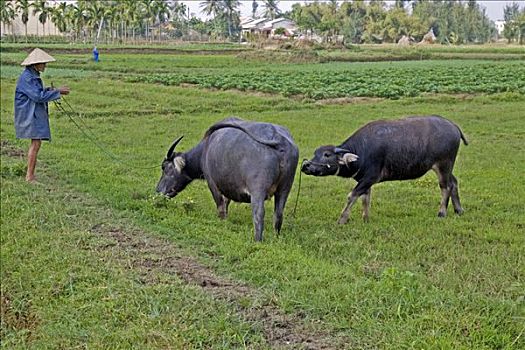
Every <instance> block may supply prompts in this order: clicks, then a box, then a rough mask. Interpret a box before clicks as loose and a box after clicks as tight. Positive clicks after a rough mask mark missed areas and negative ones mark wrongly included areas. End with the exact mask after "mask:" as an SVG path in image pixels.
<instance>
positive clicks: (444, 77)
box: [130, 62, 525, 100]
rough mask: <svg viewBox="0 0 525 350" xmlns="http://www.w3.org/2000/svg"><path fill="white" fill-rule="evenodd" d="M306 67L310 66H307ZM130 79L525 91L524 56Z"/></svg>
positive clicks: (300, 88)
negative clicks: (500, 59)
mask: <svg viewBox="0 0 525 350" xmlns="http://www.w3.org/2000/svg"><path fill="white" fill-rule="evenodd" d="M305 68H306V67H305ZM130 80H131V81H140V82H148V83H160V84H165V85H180V84H195V85H199V86H201V87H204V88H214V89H222V90H229V89H237V90H243V91H260V92H267V93H278V94H282V95H284V96H293V95H303V96H305V97H307V98H312V99H316V100H319V99H327V98H339V97H382V98H390V99H397V98H401V97H409V96H418V95H420V94H422V93H450V94H459V93H486V94H492V93H498V92H517V93H522V94H525V65H523V64H521V62H509V63H494V62H493V63H490V64H489V63H482V64H465V65H451V66H448V65H436V66H430V65H429V66H427V67H424V66H419V67H407V66H402V65H395V64H392V66H391V67H388V66H384V65H383V66H378V67H371V68H368V69H353V68H352V67H351V66H347V68H344V66H335V67H334V69H326V67H323V68H322V69H319V70H313V69H312V70H310V69H305V70H304V71H301V70H283V69H279V70H272V69H263V70H257V71H256V72H255V71H252V70H240V71H232V70H227V71H220V72H209V71H208V72H192V73H187V72H184V73H183V72H179V73H162V74H151V75H142V76H134V77H131V78H130Z"/></svg>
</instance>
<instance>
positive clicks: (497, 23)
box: [494, 20, 506, 36]
mask: <svg viewBox="0 0 525 350" xmlns="http://www.w3.org/2000/svg"><path fill="white" fill-rule="evenodd" d="M505 23H506V22H505V21H502V20H497V21H495V22H494V25H495V26H496V30H497V31H498V35H499V36H501V35H502V34H503V31H504V30H505Z"/></svg>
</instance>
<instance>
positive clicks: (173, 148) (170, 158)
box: [166, 135, 184, 160]
mask: <svg viewBox="0 0 525 350" xmlns="http://www.w3.org/2000/svg"><path fill="white" fill-rule="evenodd" d="M183 137H184V135H182V136H181V137H179V138H178V139H176V140H175V141H174V142H173V144H172V145H171V147H170V149H169V150H168V154H167V155H166V159H168V160H172V159H173V151H175V147H177V144H178V143H179V142H180V140H182V138H183Z"/></svg>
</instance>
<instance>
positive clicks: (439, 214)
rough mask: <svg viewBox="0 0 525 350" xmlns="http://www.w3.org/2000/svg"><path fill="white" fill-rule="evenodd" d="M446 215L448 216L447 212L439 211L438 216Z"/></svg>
mask: <svg viewBox="0 0 525 350" xmlns="http://www.w3.org/2000/svg"><path fill="white" fill-rule="evenodd" d="M445 216H447V213H443V212H441V211H440V212H439V213H438V218H444V217H445Z"/></svg>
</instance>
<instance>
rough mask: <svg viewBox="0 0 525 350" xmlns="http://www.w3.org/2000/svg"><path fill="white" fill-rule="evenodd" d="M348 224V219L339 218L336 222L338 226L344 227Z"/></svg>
mask: <svg viewBox="0 0 525 350" xmlns="http://www.w3.org/2000/svg"><path fill="white" fill-rule="evenodd" d="M347 222H348V219H345V218H339V220H337V223H338V224H339V225H344V224H346V223H347Z"/></svg>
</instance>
